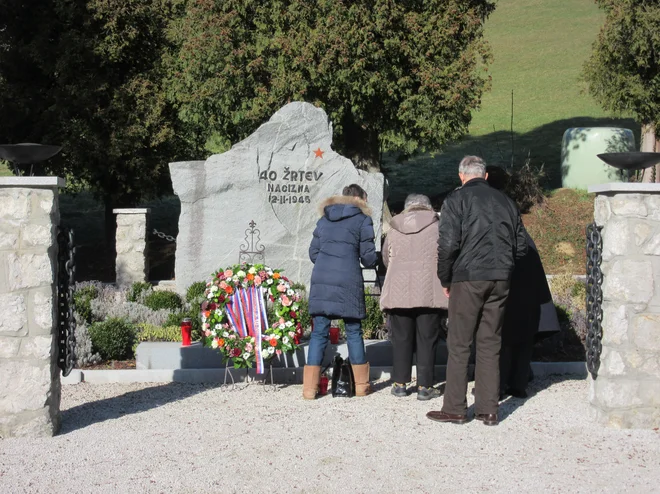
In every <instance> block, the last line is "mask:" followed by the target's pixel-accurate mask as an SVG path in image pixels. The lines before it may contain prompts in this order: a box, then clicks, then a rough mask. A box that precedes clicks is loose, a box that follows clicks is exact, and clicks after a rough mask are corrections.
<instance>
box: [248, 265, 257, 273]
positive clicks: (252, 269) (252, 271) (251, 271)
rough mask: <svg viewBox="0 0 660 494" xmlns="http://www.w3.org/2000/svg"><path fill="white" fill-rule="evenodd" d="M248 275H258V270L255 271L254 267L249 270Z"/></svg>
mask: <svg viewBox="0 0 660 494" xmlns="http://www.w3.org/2000/svg"><path fill="white" fill-rule="evenodd" d="M248 273H250V274H256V273H257V270H256V269H254V266H252V267H251V268H250V269H248Z"/></svg>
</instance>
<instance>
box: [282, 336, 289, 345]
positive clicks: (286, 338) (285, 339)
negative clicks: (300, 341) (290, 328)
mask: <svg viewBox="0 0 660 494" xmlns="http://www.w3.org/2000/svg"><path fill="white" fill-rule="evenodd" d="M282 343H284V344H285V345H286V344H287V343H289V337H288V336H285V337H284V338H282Z"/></svg>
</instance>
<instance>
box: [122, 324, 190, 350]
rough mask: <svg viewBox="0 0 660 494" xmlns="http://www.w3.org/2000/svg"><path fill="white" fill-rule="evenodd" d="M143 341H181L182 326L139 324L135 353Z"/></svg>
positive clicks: (134, 347)
mask: <svg viewBox="0 0 660 494" xmlns="http://www.w3.org/2000/svg"><path fill="white" fill-rule="evenodd" d="M142 341H181V328H180V327H179V326H153V325H151V324H138V326H137V335H136V338H135V343H134V344H133V354H135V350H136V349H137V346H138V345H139V344H140V342H142Z"/></svg>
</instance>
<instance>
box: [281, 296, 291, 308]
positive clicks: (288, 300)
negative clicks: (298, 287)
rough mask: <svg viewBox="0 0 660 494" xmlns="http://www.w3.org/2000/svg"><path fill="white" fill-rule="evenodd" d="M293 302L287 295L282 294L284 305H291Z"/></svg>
mask: <svg viewBox="0 0 660 494" xmlns="http://www.w3.org/2000/svg"><path fill="white" fill-rule="evenodd" d="M292 303H293V302H291V299H290V298H289V297H287V296H286V295H282V305H283V306H284V307H289V306H290V305H291V304H292Z"/></svg>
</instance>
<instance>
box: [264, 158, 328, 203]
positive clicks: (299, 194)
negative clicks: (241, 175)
mask: <svg viewBox="0 0 660 494" xmlns="http://www.w3.org/2000/svg"><path fill="white" fill-rule="evenodd" d="M322 176H323V172H308V171H305V170H298V171H291V170H290V169H289V167H288V166H287V167H285V168H284V173H282V174H281V176H278V173H277V172H276V171H275V170H270V171H268V170H264V171H262V172H261V173H259V181H260V182H261V181H262V180H265V181H266V182H267V190H268V202H269V203H271V204H309V203H311V202H312V200H311V197H310V192H311V191H310V185H311V186H314V185H315V184H316V182H318V181H319V180H320V179H321V177H322ZM278 180H279V181H278ZM276 182H277V183H276Z"/></svg>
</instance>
